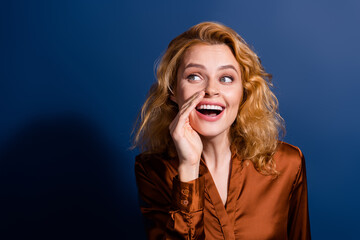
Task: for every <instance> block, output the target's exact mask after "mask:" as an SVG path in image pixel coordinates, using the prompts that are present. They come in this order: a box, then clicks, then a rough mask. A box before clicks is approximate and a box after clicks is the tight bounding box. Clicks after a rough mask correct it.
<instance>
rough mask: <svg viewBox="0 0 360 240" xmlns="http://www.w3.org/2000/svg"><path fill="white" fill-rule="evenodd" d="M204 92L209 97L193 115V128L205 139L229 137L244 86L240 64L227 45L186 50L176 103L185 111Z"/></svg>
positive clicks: (179, 72)
mask: <svg viewBox="0 0 360 240" xmlns="http://www.w3.org/2000/svg"><path fill="white" fill-rule="evenodd" d="M201 90H204V91H205V96H204V98H203V99H202V101H201V102H200V103H199V104H198V105H197V106H196V109H194V110H193V111H192V112H191V113H190V117H189V119H190V125H191V126H192V128H193V129H194V130H195V131H197V132H198V133H199V134H200V135H202V136H204V137H215V136H218V135H222V134H228V132H229V130H230V126H231V124H232V123H233V122H234V121H235V119H236V116H237V114H238V110H239V105H240V103H241V100H242V96H243V86H242V81H241V73H240V67H239V64H238V62H237V61H236V59H235V57H234V55H233V54H232V52H231V50H230V48H229V47H228V46H226V45H225V44H218V45H207V44H196V45H194V46H191V47H190V48H189V49H188V50H186V52H185V54H184V56H183V59H182V62H181V64H180V67H179V69H178V75H177V87H176V92H175V97H174V98H173V99H174V100H175V101H176V103H177V104H178V105H179V108H181V106H182V105H183V104H184V102H186V100H187V99H189V98H190V97H191V96H192V95H194V94H195V93H196V92H198V91H201Z"/></svg>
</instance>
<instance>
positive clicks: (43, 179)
mask: <svg viewBox="0 0 360 240" xmlns="http://www.w3.org/2000/svg"><path fill="white" fill-rule="evenodd" d="M359 12H360V2H359V1H355V0H354V1H347V0H342V1H325V0H321V1H310V0H306V1H304V0H302V1H287V0H283V1H280V0H278V1H267V0H264V1H235V0H234V1H188V0H185V1H165V0H164V1H128V2H125V1H90V0H83V1H75V0H67V1H60V0H59V1H49V0H43V1H16V0H14V1H2V2H1V4H0V24H1V36H0V41H1V43H0V44H1V48H0V61H1V62H0V64H1V65H0V80H1V81H0V201H1V203H0V221H1V225H0V228H1V230H0V234H1V236H0V238H1V239H21V238H22V239H35V237H36V239H73V238H80V239H91V238H93V239H142V238H143V237H144V235H143V231H142V222H141V217H140V213H139V210H138V207H137V190H136V185H135V179H134V173H133V172H134V170H133V164H134V156H135V155H136V154H137V151H129V150H128V148H129V146H130V140H129V136H130V133H131V129H132V127H133V123H134V120H135V118H136V116H137V113H138V111H139V109H140V107H141V104H142V103H143V101H144V99H145V97H146V93H147V90H148V89H149V87H150V85H151V84H152V82H153V81H154V62H155V60H156V59H157V58H158V57H159V56H160V54H161V53H162V52H163V51H164V50H165V48H166V46H167V44H168V42H169V41H170V40H171V39H172V38H174V37H175V36H177V35H178V34H180V33H181V32H183V31H185V30H186V29H187V28H189V27H190V26H192V25H194V24H197V23H199V22H201V21H208V20H211V21H219V22H222V23H224V24H226V25H228V26H230V27H232V28H234V29H235V30H236V31H237V32H238V33H239V34H240V35H242V36H243V37H244V38H245V40H246V41H247V42H248V43H249V44H250V45H252V46H254V49H255V51H256V52H257V53H258V55H259V56H260V57H261V59H262V62H263V64H264V66H265V68H266V70H267V71H268V72H270V73H272V74H273V81H274V84H275V88H274V91H275V93H276V94H277V96H278V99H279V101H280V111H281V114H282V116H283V117H284V118H285V120H286V123H287V135H286V138H285V140H286V141H288V142H290V143H292V144H294V145H297V146H299V147H300V148H301V149H302V150H303V152H304V154H305V156H306V160H307V162H306V164H307V174H308V187H309V204H310V217H311V228H312V236H313V238H314V239H355V238H356V236H357V233H358V226H357V225H358V224H357V223H358V215H359V213H360V211H359V208H360V207H359V206H360V205H359V203H358V202H359V196H360V188H359V180H360V177H359V174H358V172H359V167H360V161H359V160H360V157H359V156H360V141H359V138H358V136H359V134H360V129H359V117H360V107H359V103H360V97H359V94H358V93H359V89H360V81H359V80H360V79H359V74H358V72H359V69H360V57H359V55H360V51H359V50H360V49H359V42H360V31H359V26H358V24H359V23H360V15H359Z"/></svg>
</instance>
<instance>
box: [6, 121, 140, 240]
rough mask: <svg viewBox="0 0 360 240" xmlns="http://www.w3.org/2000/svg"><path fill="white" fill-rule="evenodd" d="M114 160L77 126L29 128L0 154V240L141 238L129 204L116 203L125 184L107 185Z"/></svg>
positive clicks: (93, 133)
mask: <svg viewBox="0 0 360 240" xmlns="http://www.w3.org/2000/svg"><path fill="white" fill-rule="evenodd" d="M116 161H123V159H121V156H120V159H119V156H117V155H116V153H115V151H111V150H110V149H109V147H108V146H106V141H105V139H104V137H102V136H101V135H100V134H99V131H97V130H96V128H94V127H93V126H92V125H91V124H89V123H87V122H86V121H84V120H83V119H79V118H76V117H71V116H67V117H61V118H53V119H47V120H42V121H37V122H36V123H34V124H31V125H30V126H28V127H27V128H25V129H24V130H23V131H22V132H20V133H19V134H17V135H16V136H14V137H13V138H12V139H11V140H10V141H9V142H8V143H7V145H6V146H5V147H4V148H3V149H2V151H1V152H0V189H1V193H0V198H1V207H0V209H1V214H0V219H1V223H0V224H1V227H0V229H1V231H0V238H1V239H144V235H143V232H142V223H141V220H140V216H139V215H140V213H139V210H138V206H137V203H136V202H134V201H131V199H127V198H126V197H122V195H126V193H127V192H128V191H129V186H128V184H127V185H125V184H124V185H120V186H119V184H117V183H116V182H115V181H116V180H115V179H119V178H116V177H115V173H116V171H114V170H113V168H114V167H116V165H115V163H116ZM126 171H129V170H126ZM119 174H121V173H119ZM124 182H126V181H124ZM136 234H137V235H136Z"/></svg>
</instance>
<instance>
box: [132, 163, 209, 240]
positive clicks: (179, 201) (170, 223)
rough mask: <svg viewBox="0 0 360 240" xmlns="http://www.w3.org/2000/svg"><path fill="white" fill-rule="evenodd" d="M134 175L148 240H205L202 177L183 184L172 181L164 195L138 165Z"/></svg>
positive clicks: (203, 181) (156, 183)
mask: <svg viewBox="0 0 360 240" xmlns="http://www.w3.org/2000/svg"><path fill="white" fill-rule="evenodd" d="M135 175H136V182H137V185H138V191H139V200H140V209H141V212H142V214H143V217H144V223H145V229H146V232H147V236H148V239H205V238H204V226H203V208H204V196H203V193H204V187H205V179H204V177H199V178H197V179H195V180H193V181H191V182H186V183H184V182H180V181H179V180H178V177H174V179H173V181H172V189H171V190H170V193H166V191H163V190H161V189H162V188H160V185H161V184H160V183H159V182H158V180H156V178H154V177H152V176H151V174H149V173H148V172H147V171H146V169H145V168H144V167H143V165H142V164H141V163H140V162H138V161H136V163H135ZM170 187H171V186H170Z"/></svg>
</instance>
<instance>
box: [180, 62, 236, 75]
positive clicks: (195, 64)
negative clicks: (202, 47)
mask: <svg viewBox="0 0 360 240" xmlns="http://www.w3.org/2000/svg"><path fill="white" fill-rule="evenodd" d="M191 67H195V68H201V69H206V67H205V66H204V65H201V64H197V63H189V64H187V65H186V66H185V68H184V70H185V69H187V68H191ZM229 68H230V69H233V70H234V71H235V72H237V73H238V70H236V68H235V67H234V66H233V65H231V64H228V65H224V66H220V67H219V68H218V69H219V70H223V69H229Z"/></svg>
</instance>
